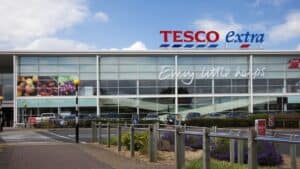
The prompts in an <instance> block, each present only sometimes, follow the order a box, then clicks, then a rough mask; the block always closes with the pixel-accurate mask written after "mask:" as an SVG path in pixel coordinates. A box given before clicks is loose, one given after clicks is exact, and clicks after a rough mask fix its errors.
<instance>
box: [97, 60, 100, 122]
mask: <svg viewBox="0 0 300 169" xmlns="http://www.w3.org/2000/svg"><path fill="white" fill-rule="evenodd" d="M99 59H100V57H99V56H98V55H97V56H96V76H97V77H96V87H97V89H96V91H97V94H96V96H97V97H96V99H97V100H96V104H97V117H99V116H100V105H99V92H100V83H99V80H100V79H99V71H100V69H99V68H100V66H99V63H100V62H99Z"/></svg>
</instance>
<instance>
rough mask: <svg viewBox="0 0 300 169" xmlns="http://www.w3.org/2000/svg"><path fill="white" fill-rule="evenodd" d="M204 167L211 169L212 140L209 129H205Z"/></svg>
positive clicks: (204, 168)
mask: <svg viewBox="0 0 300 169" xmlns="http://www.w3.org/2000/svg"><path fill="white" fill-rule="evenodd" d="M202 137H203V138H202V139H203V169H210V160H209V158H210V157H209V153H210V145H209V144H210V140H209V129H208V128H206V127H205V128H204V129H203V136H202Z"/></svg>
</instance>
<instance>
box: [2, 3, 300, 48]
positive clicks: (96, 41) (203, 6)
mask: <svg viewBox="0 0 300 169" xmlns="http://www.w3.org/2000/svg"><path fill="white" fill-rule="evenodd" d="M0 2H1V3H0V4H1V5H0V20H1V26H0V50H80V51H84V50H151V49H159V46H160V44H161V43H162V42H163V39H162V36H161V34H160V33H159V32H160V30H193V31H197V30H216V31H218V32H220V33H221V35H222V37H224V36H223V34H224V33H226V32H228V31H230V30H234V31H238V32H246V31H249V32H258V33H264V34H265V41H264V44H263V45H262V48H264V49H274V50H280V49H286V50H296V49H297V50H300V1H299V0H226V1H225V0H189V1H183V0H151V1H149V0H26V1H25V0H0Z"/></svg>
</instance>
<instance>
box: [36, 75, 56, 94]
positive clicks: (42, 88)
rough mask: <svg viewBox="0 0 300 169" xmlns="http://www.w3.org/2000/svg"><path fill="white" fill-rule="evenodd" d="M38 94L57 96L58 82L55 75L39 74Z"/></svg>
mask: <svg viewBox="0 0 300 169" xmlns="http://www.w3.org/2000/svg"><path fill="white" fill-rule="evenodd" d="M38 95H39V96H57V95H58V84H57V77H56V76H52V77H51V76H39V80H38Z"/></svg>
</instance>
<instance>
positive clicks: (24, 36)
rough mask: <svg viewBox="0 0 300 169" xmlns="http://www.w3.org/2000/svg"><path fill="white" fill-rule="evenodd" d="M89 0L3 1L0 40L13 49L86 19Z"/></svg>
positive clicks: (0, 10)
mask: <svg viewBox="0 0 300 169" xmlns="http://www.w3.org/2000/svg"><path fill="white" fill-rule="evenodd" d="M88 13H89V10H88V7H87V6H86V4H85V0H43V1H41V0H26V1H24V0H13V1H12V0H1V5H0V21H1V23H2V24H1V26H0V42H1V43H8V44H10V45H11V46H12V47H13V48H14V47H15V46H16V44H17V45H20V44H25V43H28V42H30V41H32V40H34V39H36V38H41V37H46V36H51V35H54V34H55V33H57V32H58V31H62V30H65V29H67V28H70V27H72V26H74V25H75V24H77V23H79V22H81V21H83V19H84V18H85V17H86V16H87V15H88Z"/></svg>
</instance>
